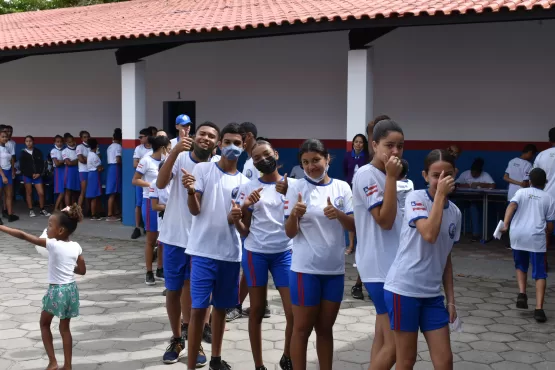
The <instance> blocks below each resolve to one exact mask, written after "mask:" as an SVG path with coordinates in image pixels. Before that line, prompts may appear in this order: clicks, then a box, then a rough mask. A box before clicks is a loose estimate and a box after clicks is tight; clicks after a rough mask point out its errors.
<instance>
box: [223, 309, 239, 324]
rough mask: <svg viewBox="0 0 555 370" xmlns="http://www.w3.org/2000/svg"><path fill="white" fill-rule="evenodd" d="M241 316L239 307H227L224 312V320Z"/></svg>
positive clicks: (231, 319) (229, 320)
mask: <svg viewBox="0 0 555 370" xmlns="http://www.w3.org/2000/svg"><path fill="white" fill-rule="evenodd" d="M242 316H243V314H242V310H241V309H239V308H237V307H233V308H228V309H227V310H226V313H225V321H227V322H231V321H233V320H237V319H239V318H241V317H242Z"/></svg>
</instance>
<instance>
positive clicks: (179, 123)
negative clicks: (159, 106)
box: [170, 114, 193, 148]
mask: <svg viewBox="0 0 555 370" xmlns="http://www.w3.org/2000/svg"><path fill="white" fill-rule="evenodd" d="M192 124H193V121H191V118H190V117H189V116H188V115H186V114H180V115H179V116H177V118H176V119H175V131H177V136H176V137H174V138H173V139H171V140H170V143H171V146H172V148H173V147H175V146H176V145H177V143H179V142H180V141H181V140H182V139H185V138H189V133H190V132H191V125H192Z"/></svg>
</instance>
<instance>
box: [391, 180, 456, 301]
mask: <svg viewBox="0 0 555 370" xmlns="http://www.w3.org/2000/svg"><path fill="white" fill-rule="evenodd" d="M433 204H434V203H433V200H432V198H431V197H430V195H429V193H428V190H416V191H413V192H412V193H410V194H409V195H408V196H407V199H406V203H405V210H406V213H405V217H404V219H403V227H402V230H401V239H400V243H399V250H398V251H397V256H396V257H395V261H394V262H393V264H392V265H391V268H390V269H389V273H388V274H387V278H386V280H385V285H384V289H387V290H389V291H390V292H393V293H396V294H400V295H404V296H407V297H414V298H432V297H437V296H440V295H441V284H442V279H443V271H444V270H445V265H446V264H447V257H449V253H451V249H452V248H453V244H454V243H456V242H458V241H459V238H460V235H461V224H462V221H461V220H462V217H461V211H460V210H459V209H458V208H457V206H456V205H455V204H454V203H453V202H451V201H449V202H448V203H447V204H446V206H445V207H444V208H443V216H442V218H441V226H440V230H439V235H438V237H437V240H436V242H435V243H434V244H430V243H428V242H427V241H425V240H424V238H423V237H422V235H421V234H420V233H419V232H418V230H417V229H416V224H415V222H416V221H417V220H419V219H422V218H428V216H429V215H430V212H432V206H433Z"/></svg>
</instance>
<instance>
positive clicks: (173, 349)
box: [162, 338, 187, 364]
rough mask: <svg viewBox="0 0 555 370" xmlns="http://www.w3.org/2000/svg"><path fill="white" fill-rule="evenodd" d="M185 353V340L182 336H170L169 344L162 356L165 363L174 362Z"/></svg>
mask: <svg viewBox="0 0 555 370" xmlns="http://www.w3.org/2000/svg"><path fill="white" fill-rule="evenodd" d="M186 354H187V350H186V349H185V341H184V340H183V338H172V339H171V340H170V345H169V346H168V348H166V352H165V353H164V356H163V357H162V361H163V362H164V363H165V364H175V363H176V362H177V361H179V359H180V358H181V357H183V356H185V355H186Z"/></svg>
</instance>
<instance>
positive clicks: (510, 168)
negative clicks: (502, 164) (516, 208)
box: [505, 157, 532, 200]
mask: <svg viewBox="0 0 555 370" xmlns="http://www.w3.org/2000/svg"><path fill="white" fill-rule="evenodd" d="M531 169H532V163H530V162H528V161H527V160H524V159H522V158H518V157H517V158H513V159H511V160H510V161H509V164H508V165H507V169H506V170H505V173H506V174H507V175H509V177H510V178H511V179H513V180H515V181H520V182H522V181H525V180H528V174H529V173H530V170H531ZM518 189H521V187H520V186H518V185H515V184H509V191H508V193H507V199H509V200H511V199H512V198H513V196H514V195H515V193H516V191H517V190H518Z"/></svg>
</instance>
